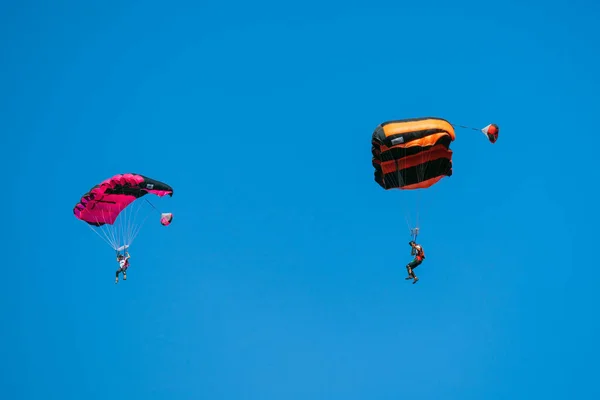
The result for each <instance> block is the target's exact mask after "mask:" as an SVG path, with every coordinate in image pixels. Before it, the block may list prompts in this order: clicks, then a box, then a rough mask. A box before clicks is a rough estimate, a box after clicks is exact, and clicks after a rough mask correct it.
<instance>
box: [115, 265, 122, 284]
mask: <svg viewBox="0 0 600 400" xmlns="http://www.w3.org/2000/svg"><path fill="white" fill-rule="evenodd" d="M119 272H121V268H119V269H118V270H117V272H116V273H115V283H119Z"/></svg>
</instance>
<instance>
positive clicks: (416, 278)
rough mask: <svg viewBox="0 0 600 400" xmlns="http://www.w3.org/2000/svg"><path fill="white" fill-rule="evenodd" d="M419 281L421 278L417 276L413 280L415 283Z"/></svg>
mask: <svg viewBox="0 0 600 400" xmlns="http://www.w3.org/2000/svg"><path fill="white" fill-rule="evenodd" d="M418 281H419V278H418V277H417V276H415V280H414V281H413V285H414V284H415V283H417V282H418Z"/></svg>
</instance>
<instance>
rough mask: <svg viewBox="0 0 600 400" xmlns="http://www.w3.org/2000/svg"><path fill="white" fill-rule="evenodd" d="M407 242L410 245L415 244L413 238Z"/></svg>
mask: <svg viewBox="0 0 600 400" xmlns="http://www.w3.org/2000/svg"><path fill="white" fill-rule="evenodd" d="M408 244H410V245H411V246H414V245H416V243H415V241H414V240H411V241H410V242H408Z"/></svg>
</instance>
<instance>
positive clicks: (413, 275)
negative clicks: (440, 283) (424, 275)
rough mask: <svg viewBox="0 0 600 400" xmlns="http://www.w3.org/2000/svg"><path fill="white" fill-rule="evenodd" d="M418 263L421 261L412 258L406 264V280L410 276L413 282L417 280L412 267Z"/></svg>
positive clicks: (415, 266)
mask: <svg viewBox="0 0 600 400" xmlns="http://www.w3.org/2000/svg"><path fill="white" fill-rule="evenodd" d="M419 264H421V262H420V261H418V260H417V259H414V260H412V261H411V262H410V263H408V265H407V266H406V270H407V271H408V278H406V279H407V280H408V279H411V278H412V279H414V280H415V282H416V281H418V280H419V278H417V276H416V275H415V272H414V269H415V268H417V267H418V266H419ZM413 283H414V282H413Z"/></svg>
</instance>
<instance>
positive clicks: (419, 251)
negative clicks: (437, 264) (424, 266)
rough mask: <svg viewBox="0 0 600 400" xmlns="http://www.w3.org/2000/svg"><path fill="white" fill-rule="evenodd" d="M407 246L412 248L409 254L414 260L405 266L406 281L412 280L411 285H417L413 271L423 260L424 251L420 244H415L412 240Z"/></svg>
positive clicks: (416, 278)
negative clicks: (406, 272)
mask: <svg viewBox="0 0 600 400" xmlns="http://www.w3.org/2000/svg"><path fill="white" fill-rule="evenodd" d="M408 244H409V246H410V247H411V248H412V250H411V252H410V254H411V255H414V256H415V258H414V259H413V260H412V261H411V262H409V263H408V264H407V265H406V270H407V271H408V277H406V278H405V279H406V280H409V279H413V284H415V283H417V281H418V280H419V278H418V277H417V276H416V275H415V273H414V269H415V268H417V267H418V266H419V265H421V263H422V262H423V260H424V259H425V251H423V247H421V245H420V244H417V243H415V241H414V240H411V241H410V242H408Z"/></svg>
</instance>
